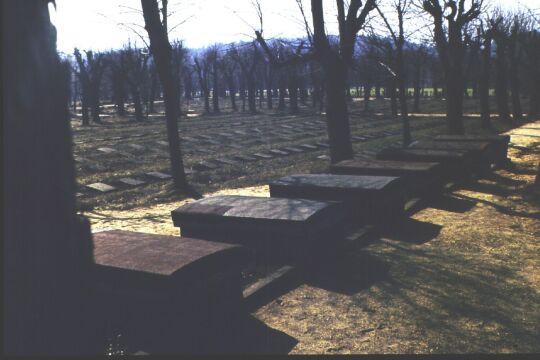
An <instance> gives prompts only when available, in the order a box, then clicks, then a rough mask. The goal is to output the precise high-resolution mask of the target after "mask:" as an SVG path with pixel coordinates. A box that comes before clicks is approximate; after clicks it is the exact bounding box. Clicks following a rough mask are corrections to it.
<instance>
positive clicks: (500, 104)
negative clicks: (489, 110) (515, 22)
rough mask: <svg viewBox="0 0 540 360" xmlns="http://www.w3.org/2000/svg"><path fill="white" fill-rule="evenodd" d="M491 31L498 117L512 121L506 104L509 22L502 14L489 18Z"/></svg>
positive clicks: (505, 120) (508, 121)
mask: <svg viewBox="0 0 540 360" xmlns="http://www.w3.org/2000/svg"><path fill="white" fill-rule="evenodd" d="M490 24H491V33H492V34H493V39H494V40H495V44H496V51H497V55H496V57H495V70H496V77H495V96H496V100H497V110H498V112H499V118H500V119H501V120H502V121H503V122H506V123H510V124H511V123H512V119H511V118H510V108H509V106H508V78H507V74H508V65H507V61H508V56H507V52H508V34H509V23H508V21H507V20H506V19H505V17H504V16H503V15H498V16H497V17H495V18H493V19H491V20H490Z"/></svg>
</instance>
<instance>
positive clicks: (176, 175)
mask: <svg viewBox="0 0 540 360" xmlns="http://www.w3.org/2000/svg"><path fill="white" fill-rule="evenodd" d="M141 4H142V9H143V15H144V22H145V25H146V26H145V28H146V31H147V32H148V36H149V38H150V50H151V51H152V54H153V55H154V58H155V61H156V67H157V71H158V75H159V79H160V81H161V84H162V86H163V99H164V102H165V117H166V119H167V138H168V140H169V155H170V160H171V172H172V176H173V180H174V185H175V187H176V188H177V189H178V190H180V191H189V186H188V183H187V179H186V174H185V172H184V163H183V161H182V152H181V150H180V138H179V136H178V123H177V121H178V118H179V115H180V114H179V110H178V108H179V106H178V101H179V96H178V95H179V94H178V89H177V87H176V85H175V83H174V80H173V79H174V76H173V72H172V69H171V67H172V64H171V51H172V49H171V44H170V43H169V40H168V38H167V31H166V30H165V29H164V28H163V26H162V24H161V21H160V18H159V10H158V4H157V1H156V0H141Z"/></svg>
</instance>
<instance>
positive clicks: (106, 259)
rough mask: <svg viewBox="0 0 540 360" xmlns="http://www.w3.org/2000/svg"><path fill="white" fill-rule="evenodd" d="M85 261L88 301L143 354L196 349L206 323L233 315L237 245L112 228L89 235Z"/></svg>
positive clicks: (241, 262)
mask: <svg viewBox="0 0 540 360" xmlns="http://www.w3.org/2000/svg"><path fill="white" fill-rule="evenodd" d="M93 258H94V265H93V269H92V270H93V274H94V278H95V282H96V291H97V294H98V296H96V298H97V299H98V301H97V303H95V304H94V305H95V306H96V307H97V309H98V311H99V313H102V314H103V318H104V319H107V320H109V321H112V322H113V323H118V322H121V323H122V325H123V327H124V328H125V330H126V331H127V332H128V333H129V334H130V335H132V336H133V337H135V338H138V339H144V340H143V342H144V343H146V344H152V345H151V346H152V347H151V349H153V350H154V351H152V350H150V351H149V352H150V353H153V352H165V353H183V352H186V351H187V352H200V351H201V349H204V348H205V344H204V340H201V339H206V337H207V335H208V334H207V331H208V328H209V327H212V328H214V327H216V325H217V324H222V323H223V324H225V323H228V322H231V321H237V320H236V319H234V317H233V316H235V315H239V314H240V312H239V311H240V309H241V306H242V303H241V301H242V288H241V282H240V279H241V270H242V268H245V267H246V263H247V254H246V251H245V249H243V248H242V247H240V246H237V245H232V244H224V243H217V242H211V241H205V240H200V239H191V238H188V237H185V236H182V237H178V236H165V235H155V234H144V233H138V232H130V231H122V230H113V231H103V232H97V233H94V234H93ZM195 305H196V306H195ZM201 324H204V326H201ZM158 344H159V345H158ZM143 346H144V345H143ZM147 346H148V345H147ZM197 349H198V350H197Z"/></svg>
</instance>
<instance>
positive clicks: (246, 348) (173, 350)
mask: <svg viewBox="0 0 540 360" xmlns="http://www.w3.org/2000/svg"><path fill="white" fill-rule="evenodd" d="M194 327H195V328H197V329H196V330H195V329H194V331H193V332H192V331H190V329H186V330H183V331H178V332H174V331H173V330H171V331H168V332H167V335H166V336H161V335H159V333H160V330H162V329H156V331H155V332H153V331H145V332H144V336H143V337H141V336H140V335H139V336H138V335H134V334H133V332H130V331H129V330H127V329H125V328H122V327H116V328H115V329H114V330H113V331H109V334H110V336H109V338H108V339H107V340H108V341H107V344H106V346H105V347H104V353H107V354H108V355H121V354H125V355H127V354H149V355H221V354H223V355H240V354H254V355H276V354H287V353H289V352H290V351H291V349H292V348H293V347H294V346H295V345H296V344H297V343H298V341H297V340H296V339H295V338H293V337H291V336H289V335H287V334H285V333H283V332H281V331H278V330H275V329H272V328H270V327H268V326H267V325H265V324H264V323H263V322H261V321H260V320H257V319H256V318H254V317H253V316H251V315H249V314H248V313H247V312H243V313H236V314H234V315H231V316H229V318H228V319H227V320H222V321H220V322H214V323H208V322H206V323H201V324H196V325H195V326H194ZM201 328H202V329H203V331H201ZM195 333H196V334H197V335H194V334H195Z"/></svg>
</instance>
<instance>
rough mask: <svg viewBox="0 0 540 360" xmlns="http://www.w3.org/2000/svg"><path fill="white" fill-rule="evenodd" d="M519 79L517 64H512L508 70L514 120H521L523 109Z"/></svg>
mask: <svg viewBox="0 0 540 360" xmlns="http://www.w3.org/2000/svg"><path fill="white" fill-rule="evenodd" d="M520 87H521V84H520V80H519V64H512V66H511V70H510V88H511V92H512V97H511V99H512V114H513V116H514V121H523V110H522V108H521V99H520V97H519V94H520Z"/></svg>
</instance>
